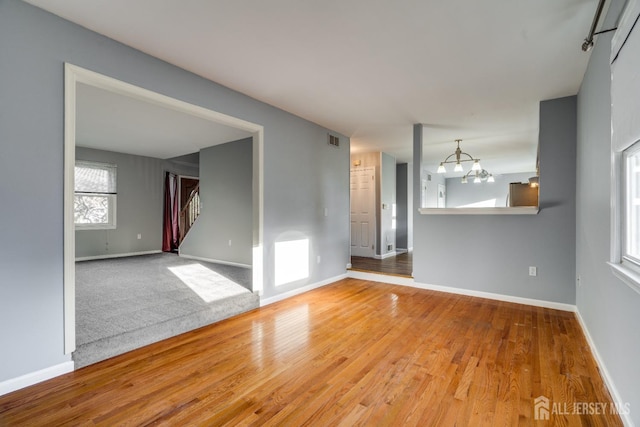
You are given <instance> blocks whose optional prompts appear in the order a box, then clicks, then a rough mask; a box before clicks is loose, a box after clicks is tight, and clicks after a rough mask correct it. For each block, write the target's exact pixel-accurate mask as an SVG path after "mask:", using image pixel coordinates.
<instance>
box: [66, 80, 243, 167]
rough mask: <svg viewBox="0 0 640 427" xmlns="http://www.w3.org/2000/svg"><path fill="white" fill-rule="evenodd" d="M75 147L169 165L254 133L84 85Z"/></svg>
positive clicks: (79, 88) (80, 92) (78, 105)
mask: <svg viewBox="0 0 640 427" xmlns="http://www.w3.org/2000/svg"><path fill="white" fill-rule="evenodd" d="M76 111H77V113H76V145H78V146H81V147H89V148H96V149H100V150H109V151H117V152H120V153H128V154H135V155H139V156H149V157H155V158H158V159H168V158H171V157H176V156H181V155H184V154H188V153H195V152H198V151H200V150H201V149H202V148H206V147H211V146H213V145H217V144H222V143H225V142H230V141H237V140H239V139H243V138H248V137H250V136H251V133H249V132H245V131H242V130H238V129H235V128H232V127H229V126H225V125H221V124H218V123H216V122H213V121H209V120H205V119H201V118H198V117H195V116H192V115H189V114H186V113H182V112H179V111H175V110H171V109H168V108H165V107H161V106H159V105H155V104H151V103H148V102H145V101H141V100H138V99H135V98H132V97H128V96H124V95H119V94H116V93H113V92H109V91H107V90H103V89H99V88H96V87H93V86H89V85H86V84H83V83H78V84H77V86H76Z"/></svg>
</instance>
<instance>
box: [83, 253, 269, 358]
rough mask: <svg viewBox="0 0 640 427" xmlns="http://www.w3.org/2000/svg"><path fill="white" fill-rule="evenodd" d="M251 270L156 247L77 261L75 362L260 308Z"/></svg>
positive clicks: (102, 355) (102, 356) (100, 356)
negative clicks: (146, 252)
mask: <svg viewBox="0 0 640 427" xmlns="http://www.w3.org/2000/svg"><path fill="white" fill-rule="evenodd" d="M249 289H251V270H250V269H246V268H241V267H234V266H228V265H222V264H212V263H206V262H202V261H194V260H190V259H186V258H180V257H178V256H177V255H175V254H168V253H162V254H154V255H145V256H136V257H128V258H114V259H106V260H98V261H83V262H78V263H76V346H77V350H76V352H74V361H75V362H76V367H80V366H85V365H88V364H90V363H95V362H97V361H99V360H104V359H106V358H109V357H112V356H114V355H116V354H120V353H123V352H126V351H129V350H132V349H134V348H138V347H141V346H143V345H147V344H150V343H151V342H155V341H158V340H161V339H165V338H168V337H170V336H174V335H177V334H180V333H183V332H186V331H188V330H192V329H195V328H198V327H201V326H204V325H206V324H209V323H213V322H215V321H218V320H222V319H224V318H227V317H231V316H233V315H236V314H239V313H242V312H244V311H248V310H251V309H253V308H256V307H258V305H259V298H258V296H257V295H254V294H253V293H252V292H251V291H250V290H249Z"/></svg>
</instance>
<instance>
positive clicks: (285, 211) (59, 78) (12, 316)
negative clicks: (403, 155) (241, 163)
mask: <svg viewBox="0 0 640 427" xmlns="http://www.w3.org/2000/svg"><path fill="white" fill-rule="evenodd" d="M0 55H2V57H1V58H0V77H1V78H0V81H1V82H2V83H0V99H2V102H1V103H0V141H2V156H0V182H3V184H2V186H1V187H0V188H1V190H0V197H2V199H3V200H11V203H3V204H1V205H0V218H2V222H1V224H2V225H0V233H1V235H2V237H3V239H4V241H6V242H11V244H10V245H4V246H3V248H2V249H0V271H2V278H1V279H0V280H2V286H0V324H3V325H11V327H10V328H8V327H7V328H3V329H2V332H1V333H0V334H1V335H0V340H1V342H2V343H3V346H2V347H3V352H2V363H0V381H3V380H7V379H10V378H15V377H18V376H21V375H24V374H27V373H31V372H34V371H37V370H40V369H44V368H48V367H51V366H54V365H57V364H60V363H62V362H65V361H69V360H70V355H65V354H64V349H63V253H64V248H63V226H62V224H63V195H64V192H63V170H64V161H63V152H64V142H63V135H64V108H63V106H64V75H63V74H64V63H65V62H70V63H73V64H75V65H78V66H81V67H84V68H88V69H90V70H93V71H96V72H99V73H102V74H106V75H108V76H110V77H113V78H116V79H119V80H122V81H125V82H127V83H130V84H134V85H137V86H141V87H143V88H145V89H149V90H152V91H156V92H159V93H161V94H164V95H167V96H170V97H174V98H177V99H180V100H183V101H186V102H190V103H193V104H196V105H199V106H203V107H205V108H210V109H212V110H215V111H218V112H221V113H224V114H228V115H231V116H234V117H238V118H240V119H244V120H247V121H250V122H253V123H258V124H261V125H263V126H264V181H263V184H264V210H263V214H264V242H263V244H264V251H265V256H264V259H263V263H264V294H265V296H273V295H276V294H277V293H279V292H284V291H287V290H290V289H292V287H286V286H282V287H280V288H278V289H277V290H276V289H275V286H274V284H273V277H274V273H273V269H274V265H273V264H274V259H273V246H274V242H275V241H276V240H277V239H278V236H281V235H282V234H283V233H285V232H287V231H290V230H300V231H301V232H303V233H305V234H306V235H307V236H309V239H310V241H311V254H310V255H311V257H312V259H314V260H315V257H316V255H318V254H319V255H322V263H321V264H320V265H318V267H317V268H315V267H314V268H311V274H310V276H309V277H308V278H307V279H306V280H305V281H304V282H301V283H296V284H295V286H294V285H292V286H294V287H300V286H305V285H307V284H312V283H317V282H320V281H322V280H326V279H329V278H331V277H335V276H337V275H340V274H343V273H345V269H346V264H347V262H348V259H349V192H348V189H349V172H348V171H349V139H348V138H346V137H344V136H341V144H340V148H334V147H332V146H329V145H328V144H327V132H328V130H327V129H325V128H322V127H320V126H318V125H315V124H313V123H310V122H308V121H305V120H303V119H300V118H298V117H296V116H293V115H291V114H289V113H286V112H284V111H282V110H279V109H277V108H274V107H271V106H268V105H266V104H264V103H261V102H259V101H256V100H254V99H251V98H249V97H247V96H244V95H242V94H239V93H238V92H234V91H233V90H231V89H228V88H225V87H223V86H220V85H218V84H216V83H213V82H211V81H208V80H205V79H203V78H200V77H198V76H196V75H194V74H191V73H189V72H186V71H184V70H181V69H179V68H177V67H174V66H172V65H170V64H167V63H165V62H163V61H160V60H158V59H156V58H153V57H151V56H148V55H145V54H143V53H141V52H139V51H136V50H134V49H131V48H129V47H126V46H124V45H122V44H119V43H117V42H115V41H113V40H110V39H108V38H106V37H103V36H100V35H98V34H96V33H93V32H91V31H88V30H87V29H84V28H82V27H80V26H77V25H74V24H71V23H69V22H67V21H65V20H63V19H61V18H59V17H56V16H54V15H52V14H49V13H47V12H44V11H42V10H40V9H37V8H35V7H33V6H30V5H28V4H26V3H23V2H21V1H18V0H3V1H0ZM9 159H10V160H9ZM16 177H20V179H16ZM16 207H20V209H17V208H16ZM325 207H326V208H327V209H328V216H326V217H325V216H324V215H323V212H324V208H325ZM25 212H37V213H38V215H37V218H38V220H34V216H35V214H34V215H30V214H29V215H27V214H25ZM314 265H315V264H314Z"/></svg>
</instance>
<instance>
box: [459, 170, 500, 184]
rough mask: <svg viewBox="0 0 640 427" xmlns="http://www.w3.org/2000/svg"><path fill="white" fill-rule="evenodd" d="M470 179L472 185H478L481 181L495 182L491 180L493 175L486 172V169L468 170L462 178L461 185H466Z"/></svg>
mask: <svg viewBox="0 0 640 427" xmlns="http://www.w3.org/2000/svg"><path fill="white" fill-rule="evenodd" d="M470 178H473V183H474V184H480V183H481V182H482V181H487V182H496V180H495V179H494V178H493V174H490V173H489V172H487V170H486V169H482V170H481V171H473V170H470V171H469V172H467V174H466V175H465V176H463V177H462V183H463V184H466V183H467V182H469V179H470Z"/></svg>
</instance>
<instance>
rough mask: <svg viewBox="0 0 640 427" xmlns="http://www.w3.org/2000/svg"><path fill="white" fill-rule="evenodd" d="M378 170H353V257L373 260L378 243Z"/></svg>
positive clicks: (370, 168)
mask: <svg viewBox="0 0 640 427" xmlns="http://www.w3.org/2000/svg"><path fill="white" fill-rule="evenodd" d="M375 206H376V170H375V168H373V167H369V168H359V169H351V255H354V256H363V257H370V258H373V256H374V255H375V253H376V252H375V250H376V248H375V241H376V209H375Z"/></svg>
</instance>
